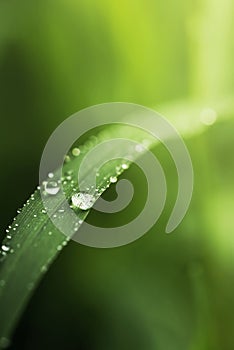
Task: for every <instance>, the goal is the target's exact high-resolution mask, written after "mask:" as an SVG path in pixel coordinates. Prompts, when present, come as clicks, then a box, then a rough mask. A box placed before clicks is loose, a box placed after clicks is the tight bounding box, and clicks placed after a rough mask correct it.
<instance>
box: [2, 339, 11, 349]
mask: <svg viewBox="0 0 234 350" xmlns="http://www.w3.org/2000/svg"><path fill="white" fill-rule="evenodd" d="M10 344H11V342H10V340H9V339H8V338H5V337H2V338H0V348H1V349H6V348H8V347H9V346H10Z"/></svg>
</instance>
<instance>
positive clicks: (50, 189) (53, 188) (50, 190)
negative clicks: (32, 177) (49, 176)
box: [44, 181, 60, 195]
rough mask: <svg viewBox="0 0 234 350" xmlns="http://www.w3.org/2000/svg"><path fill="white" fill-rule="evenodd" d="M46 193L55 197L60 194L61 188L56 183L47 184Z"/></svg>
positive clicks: (49, 182)
mask: <svg viewBox="0 0 234 350" xmlns="http://www.w3.org/2000/svg"><path fill="white" fill-rule="evenodd" d="M44 186H45V192H46V193H47V194H50V195H55V194H57V193H58V192H59V190H60V187H59V185H58V183H57V182H56V181H48V182H45V184H44Z"/></svg>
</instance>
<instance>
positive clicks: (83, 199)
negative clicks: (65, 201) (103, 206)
mask: <svg viewBox="0 0 234 350" xmlns="http://www.w3.org/2000/svg"><path fill="white" fill-rule="evenodd" d="M71 200H72V204H73V205H74V206H75V207H77V208H79V209H82V210H88V209H90V208H92V206H93V205H94V203H95V197H94V196H93V195H92V194H89V193H85V192H79V193H75V194H74V195H73V196H72V198H71Z"/></svg>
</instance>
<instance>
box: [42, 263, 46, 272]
mask: <svg viewBox="0 0 234 350" xmlns="http://www.w3.org/2000/svg"><path fill="white" fill-rule="evenodd" d="M46 271H47V267H46V266H45V265H43V266H42V267H41V272H43V273H44V272H46Z"/></svg>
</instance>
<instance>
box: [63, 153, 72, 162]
mask: <svg viewBox="0 0 234 350" xmlns="http://www.w3.org/2000/svg"><path fill="white" fill-rule="evenodd" d="M70 160H71V158H70V157H69V156H68V155H66V156H65V157H64V162H65V163H68V162H70Z"/></svg>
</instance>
